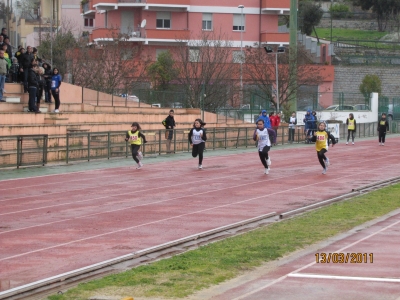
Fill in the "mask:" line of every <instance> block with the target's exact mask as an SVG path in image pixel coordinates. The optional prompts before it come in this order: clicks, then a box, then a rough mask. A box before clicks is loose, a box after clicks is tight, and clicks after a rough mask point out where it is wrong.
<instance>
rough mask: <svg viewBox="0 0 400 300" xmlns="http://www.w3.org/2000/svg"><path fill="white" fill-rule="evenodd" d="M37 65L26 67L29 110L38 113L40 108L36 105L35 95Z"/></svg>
mask: <svg viewBox="0 0 400 300" xmlns="http://www.w3.org/2000/svg"><path fill="white" fill-rule="evenodd" d="M38 72H39V69H38V66H37V65H33V66H32V67H31V68H29V69H28V72H27V73H28V79H27V85H28V91H29V112H35V113H40V110H39V109H38V108H37V106H36V96H37V89H38V86H39V76H38Z"/></svg>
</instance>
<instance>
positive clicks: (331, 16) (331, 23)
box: [330, 0, 333, 43]
mask: <svg viewBox="0 0 400 300" xmlns="http://www.w3.org/2000/svg"><path fill="white" fill-rule="evenodd" d="M332 3H333V0H331V11H330V15H331V43H332Z"/></svg>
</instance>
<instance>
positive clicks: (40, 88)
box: [36, 67, 45, 110]
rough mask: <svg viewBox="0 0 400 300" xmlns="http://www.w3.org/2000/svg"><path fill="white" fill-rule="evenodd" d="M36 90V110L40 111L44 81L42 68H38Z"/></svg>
mask: <svg viewBox="0 0 400 300" xmlns="http://www.w3.org/2000/svg"><path fill="white" fill-rule="evenodd" d="M37 74H38V89H37V92H36V106H37V109H38V110H39V109H40V101H41V100H42V97H43V90H44V85H45V80H44V77H43V75H44V69H43V67H39V68H38V73H37Z"/></svg>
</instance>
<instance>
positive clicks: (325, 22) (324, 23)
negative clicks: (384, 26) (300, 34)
mask: <svg viewBox="0 0 400 300" xmlns="http://www.w3.org/2000/svg"><path fill="white" fill-rule="evenodd" d="M318 27H322V28H331V20H330V19H322V20H321V22H320V23H319V25H318ZM332 27H333V28H345V29H360V30H378V22H377V21H376V20H374V19H371V20H332ZM391 28H392V26H389V24H388V30H389V31H390V30H391Z"/></svg>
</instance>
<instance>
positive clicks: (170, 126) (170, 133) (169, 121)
mask: <svg viewBox="0 0 400 300" xmlns="http://www.w3.org/2000/svg"><path fill="white" fill-rule="evenodd" d="M174 128H175V119H174V110H173V109H171V110H170V111H169V114H168V117H167V118H166V119H165V129H167V130H166V131H165V138H166V140H167V153H171V141H172V138H173V137H174Z"/></svg>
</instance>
